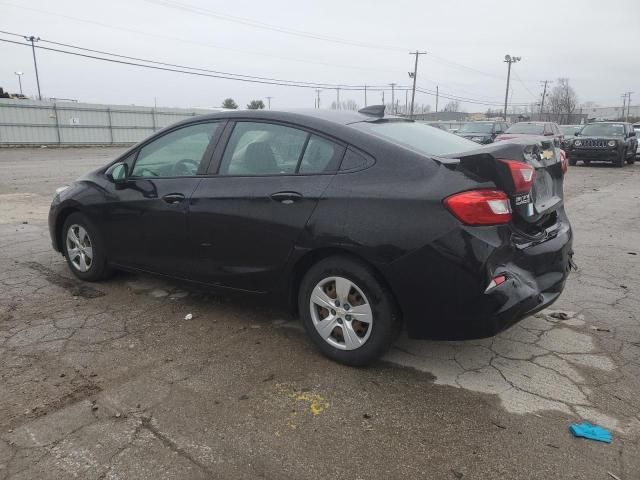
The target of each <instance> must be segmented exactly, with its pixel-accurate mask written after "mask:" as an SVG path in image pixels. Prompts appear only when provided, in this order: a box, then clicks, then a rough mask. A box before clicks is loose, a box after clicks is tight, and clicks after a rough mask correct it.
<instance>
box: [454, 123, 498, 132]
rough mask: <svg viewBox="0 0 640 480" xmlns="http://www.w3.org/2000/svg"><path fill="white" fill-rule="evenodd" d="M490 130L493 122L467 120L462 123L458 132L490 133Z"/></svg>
mask: <svg viewBox="0 0 640 480" xmlns="http://www.w3.org/2000/svg"><path fill="white" fill-rule="evenodd" d="M492 131H493V123H485V122H469V123H465V124H464V125H462V127H460V129H459V130H458V133H491V132H492Z"/></svg>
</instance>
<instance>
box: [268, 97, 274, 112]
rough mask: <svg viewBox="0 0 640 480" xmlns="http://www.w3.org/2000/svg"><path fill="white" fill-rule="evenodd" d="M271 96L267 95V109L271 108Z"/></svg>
mask: <svg viewBox="0 0 640 480" xmlns="http://www.w3.org/2000/svg"><path fill="white" fill-rule="evenodd" d="M272 98H273V97H267V109H269V110H271V99H272Z"/></svg>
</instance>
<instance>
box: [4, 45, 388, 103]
mask: <svg viewBox="0 0 640 480" xmlns="http://www.w3.org/2000/svg"><path fill="white" fill-rule="evenodd" d="M0 41H2V42H6V43H12V44H15V45H21V46H29V45H27V44H25V43H22V42H17V41H13V40H7V39H4V38H0ZM42 41H44V40H42ZM35 48H38V49H41V50H47V51H51V52H57V53H63V54H67V55H74V56H78V57H83V58H90V59H94V60H102V61H106V62H111V63H118V64H123V65H130V66H137V67H143V68H150V69H153V70H162V71H167V72H175V73H184V74H188V75H195V76H202V77H211V78H221V79H226V80H237V81H240V82H247V83H261V84H266V85H279V86H285V87H298V88H318V87H320V88H329V87H330V88H336V87H339V88H341V89H344V90H354V91H362V90H363V86H360V85H340V84H330V83H320V82H317V83H313V82H298V81H295V80H283V79H268V78H264V77H252V76H249V75H241V74H233V73H214V72H215V71H213V70H211V71H208V72H207V71H206V70H205V69H200V68H194V67H177V66H176V67H177V68H170V67H169V66H168V65H171V64H167V63H163V62H155V61H152V60H139V61H145V62H147V63H156V64H160V65H166V66H157V65H147V64H143V63H136V62H133V61H125V60H116V59H113V58H106V57H100V56H96V55H89V54H85V53H80V52H72V51H68V50H62V49H59V48H51V47H44V46H41V45H38V46H35ZM73 48H75V47H73ZM105 54H106V55H111V56H116V55H113V54H108V53H105ZM119 57H121V58H132V57H125V56H121V55H120V56H119ZM185 68H187V69H188V70H185ZM368 88H369V89H371V90H374V89H375V90H380V88H379V87H378V86H376V87H375V88H371V87H368ZM382 88H384V86H383V87H382Z"/></svg>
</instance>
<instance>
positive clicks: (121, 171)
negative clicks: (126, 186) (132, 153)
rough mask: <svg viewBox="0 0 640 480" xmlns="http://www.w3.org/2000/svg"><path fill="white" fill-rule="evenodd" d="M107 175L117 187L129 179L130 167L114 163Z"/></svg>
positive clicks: (121, 163)
mask: <svg viewBox="0 0 640 480" xmlns="http://www.w3.org/2000/svg"><path fill="white" fill-rule="evenodd" d="M105 175H106V176H107V178H108V179H109V180H111V181H112V182H113V183H115V184H116V185H118V184H123V183H126V181H127V179H128V178H129V166H128V165H127V164H126V163H124V162H120V163H114V164H113V165H111V166H110V167H109V168H108V169H107V171H106V172H105Z"/></svg>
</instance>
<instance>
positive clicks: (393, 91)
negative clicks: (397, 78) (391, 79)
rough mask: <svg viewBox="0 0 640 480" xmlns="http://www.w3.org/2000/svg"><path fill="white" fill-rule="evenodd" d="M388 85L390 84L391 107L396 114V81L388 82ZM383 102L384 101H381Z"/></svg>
mask: <svg viewBox="0 0 640 480" xmlns="http://www.w3.org/2000/svg"><path fill="white" fill-rule="evenodd" d="M389 85H391V109H392V110H393V114H394V115H395V114H396V91H395V88H396V85H397V83H390V84H389ZM382 103H384V102H382Z"/></svg>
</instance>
